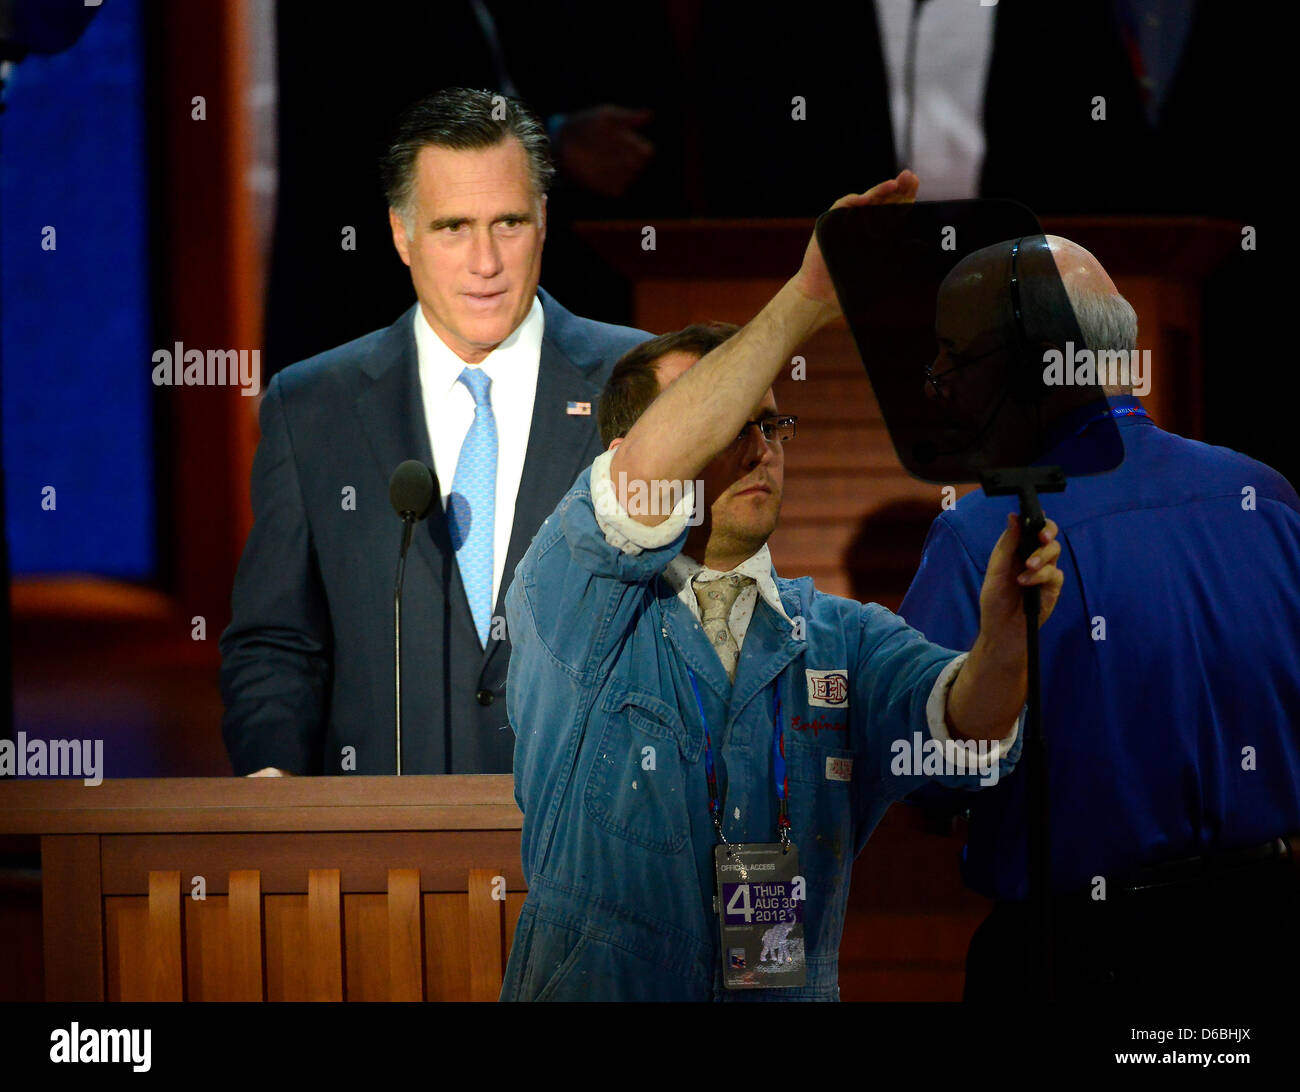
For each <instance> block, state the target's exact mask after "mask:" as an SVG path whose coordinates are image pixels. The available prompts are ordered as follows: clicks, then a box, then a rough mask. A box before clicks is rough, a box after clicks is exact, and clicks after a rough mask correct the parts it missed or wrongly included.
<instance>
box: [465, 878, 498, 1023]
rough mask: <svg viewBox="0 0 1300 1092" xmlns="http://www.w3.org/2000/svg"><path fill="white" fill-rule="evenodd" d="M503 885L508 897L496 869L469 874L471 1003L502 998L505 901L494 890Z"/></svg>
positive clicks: (467, 938)
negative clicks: (502, 929)
mask: <svg viewBox="0 0 1300 1092" xmlns="http://www.w3.org/2000/svg"><path fill="white" fill-rule="evenodd" d="M498 884H500V885H501V891H500V894H501V895H502V896H504V895H505V890H504V885H505V877H503V876H501V875H500V874H499V873H498V872H497V871H496V870H495V869H491V868H475V869H472V870H471V871H470V874H469V932H468V933H467V934H466V938H465V939H466V941H467V942H468V944H467V946H468V948H469V999H470V1000H471V1001H495V1000H496V999H497V998H498V997H499V996H500V995H501V977H502V974H503V973H504V971H505V967H504V965H503V964H502V961H501V959H502V953H501V927H502V925H503V920H502V919H503V915H502V910H503V909H504V906H505V899H504V898H501V899H497V898H494V897H493V896H494V895H496V894H497V892H496V891H495V890H494V888H495V887H496V886H497V885H498Z"/></svg>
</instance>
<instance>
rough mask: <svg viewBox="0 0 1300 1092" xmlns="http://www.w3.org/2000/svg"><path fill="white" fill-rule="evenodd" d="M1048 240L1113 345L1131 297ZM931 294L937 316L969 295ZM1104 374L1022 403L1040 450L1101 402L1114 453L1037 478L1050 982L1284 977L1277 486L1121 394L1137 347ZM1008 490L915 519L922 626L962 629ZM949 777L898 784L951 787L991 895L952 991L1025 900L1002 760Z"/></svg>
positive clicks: (1000, 991) (1286, 666)
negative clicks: (970, 782) (1079, 388)
mask: <svg viewBox="0 0 1300 1092" xmlns="http://www.w3.org/2000/svg"><path fill="white" fill-rule="evenodd" d="M1048 241H1049V244H1050V245H1051V247H1052V250H1053V255H1054V257H1055V259H1056V262H1057V267H1058V270H1059V272H1060V274H1061V278H1062V282H1063V284H1064V287H1065V289H1066V293H1067V295H1068V296H1069V299H1070V304H1071V306H1072V308H1073V310H1074V313H1075V316H1076V318H1077V321H1078V327H1079V331H1080V333H1081V334H1082V337H1083V340H1084V342H1085V345H1086V347H1087V349H1088V350H1089V351H1091V352H1094V353H1099V352H1100V351H1105V350H1109V351H1121V352H1123V353H1124V354H1125V359H1126V360H1127V359H1129V350H1133V349H1135V348H1136V343H1137V318H1136V315H1135V314H1134V312H1133V309H1132V307H1130V306H1129V304H1128V303H1127V301H1125V300H1124V298H1123V297H1122V296H1120V295H1119V293H1118V291H1117V289H1116V288H1115V285H1114V283H1113V282H1112V281H1111V279H1110V277H1109V276H1107V274H1106V272H1105V270H1104V269H1103V268H1102V267H1101V265H1100V264H1099V263H1098V262H1097V261H1096V259H1095V258H1094V257H1093V256H1092V255H1091V254H1089V253H1088V252H1087V251H1086V250H1084V249H1083V248H1081V247H1079V246H1077V245H1076V244H1073V243H1070V242H1069V241H1067V240H1064V239H1059V238H1056V237H1051V236H1049V237H1048ZM1004 250H1005V246H1003V247H1002V248H989V252H988V253H987V254H986V253H985V252H980V253H979V254H977V255H972V256H971V257H970V258H968V259H966V263H965V264H966V266H967V272H969V271H970V270H971V269H976V267H979V266H980V265H981V263H983V265H984V272H986V273H991V271H992V270H994V268H995V267H996V266H997V263H998V262H999V261H1000V260H1001V259H1002V258H1003V257H1004V253H1003V251H1004ZM959 282H960V283H964V284H966V285H968V286H977V285H978V286H979V287H970V288H969V289H966V288H963V289H960V290H961V291H965V290H978V291H989V290H990V287H989V286H990V285H992V289H991V290H992V291H993V292H994V293H996V294H999V295H1001V296H1002V297H1003V304H1004V305H1005V304H1006V302H1007V301H1006V293H1007V282H1006V279H1005V277H1003V278H1001V279H999V278H998V277H996V276H984V277H980V276H971V277H967V278H966V279H965V280H964V281H962V280H961V279H960V278H957V277H951V276H950V278H949V281H948V282H945V284H946V285H949V284H953V285H956V284H958V283H959ZM940 300H941V311H942V312H943V313H944V314H947V315H953V314H962V313H966V312H968V311H969V310H970V308H968V307H965V306H964V305H963V302H962V301H961V300H959V299H956V298H955V297H952V296H944V295H941V297H940ZM1039 317H1041V316H1039ZM1034 318H1035V316H1028V315H1027V316H1026V320H1027V321H1032V320H1033V319H1034ZM947 332H948V333H949V334H950V335H951V336H950V337H948V338H947V339H945V340H944V341H943V342H941V349H940V354H939V356H940V359H939V360H938V361H936V363H935V365H934V366H933V373H934V380H935V392H936V393H937V394H938V395H939V396H940V397H943V398H953V397H955V396H956V395H958V394H959V393H960V388H961V386H962V384H964V383H967V382H968V381H970V380H972V379H973V378H974V377H975V375H976V373H977V372H978V371H979V369H978V368H972V369H971V370H970V371H966V370H964V369H965V365H966V363H967V361H968V357H969V346H968V345H966V344H965V343H964V341H965V339H966V338H967V337H968V336H970V335H971V333H972V331H966V332H965V333H963V332H961V331H952V330H949V331H947ZM1049 332H1050V331H1049ZM1053 341H1054V342H1055V343H1056V344H1057V345H1060V340H1059V339H1056V338H1053ZM1148 356H1149V354H1148ZM1044 359H1046V358H1044ZM1133 359H1135V360H1136V361H1137V362H1139V363H1140V361H1141V359H1142V358H1133ZM1098 362H1099V363H1100V356H1099V357H1098ZM1173 367H1174V365H1173V364H1172V363H1171V362H1164V369H1165V370H1164V372H1163V375H1164V376H1165V377H1167V378H1165V381H1166V382H1173V381H1174V380H1173V378H1172V376H1173V374H1174V373H1173V371H1172V369H1173ZM1107 378H1108V379H1111V381H1112V382H1111V385H1109V386H1107V387H1106V393H1107V395H1108V397H1107V398H1106V399H1105V401H1097V402H1094V403H1093V404H1091V405H1084V406H1082V407H1079V406H1075V407H1074V408H1072V409H1068V410H1064V411H1063V408H1062V407H1063V402H1062V400H1063V399H1065V398H1068V397H1069V396H1070V394H1071V392H1070V391H1069V390H1068V389H1067V388H1065V387H1059V388H1056V389H1055V390H1053V392H1052V394H1050V395H1049V396H1048V398H1047V399H1046V400H1045V401H1044V403H1043V405H1042V416H1043V419H1044V420H1045V421H1047V422H1052V424H1051V425H1050V428H1049V434H1048V435H1049V441H1048V445H1047V448H1048V450H1047V454H1046V455H1045V457H1044V458H1042V459H1041V460H1040V461H1041V462H1042V463H1044V464H1048V465H1058V466H1061V467H1062V468H1063V469H1064V470H1065V471H1066V473H1067V474H1069V473H1071V472H1072V471H1075V472H1077V471H1079V470H1080V469H1082V468H1086V467H1088V466H1096V465H1097V455H1098V451H1099V449H1100V446H1101V445H1102V439H1101V437H1100V435H1099V432H1100V430H1099V429H1098V427H1097V426H1098V425H1099V424H1100V423H1101V422H1102V421H1104V419H1105V418H1106V417H1107V416H1110V417H1112V418H1114V420H1115V421H1116V422H1117V424H1118V427H1119V429H1120V431H1121V435H1122V437H1123V441H1124V448H1125V456H1126V457H1125V461H1124V462H1123V464H1122V465H1121V466H1120V467H1119V468H1118V469H1117V470H1115V471H1114V472H1112V473H1108V474H1102V475H1099V476H1095V477H1075V478H1070V479H1069V484H1068V487H1067V488H1066V490H1065V492H1064V493H1060V494H1051V495H1045V496H1044V497H1043V505H1044V508H1045V510H1046V511H1047V512H1048V513H1049V514H1050V515H1052V516H1053V517H1054V518H1055V519H1056V521H1057V522H1058V524H1059V525H1060V529H1061V530H1060V541H1061V544H1062V554H1061V560H1060V568H1061V571H1062V572H1063V573H1064V575H1065V581H1066V586H1067V589H1068V591H1067V594H1066V595H1064V596H1063V597H1062V600H1061V604H1060V607H1059V609H1058V610H1057V616H1058V617H1057V618H1056V619H1054V620H1053V623H1052V625H1051V626H1050V627H1048V628H1047V629H1045V630H1043V633H1042V646H1041V648H1042V679H1043V717H1044V726H1045V730H1046V736H1047V741H1048V756H1049V772H1050V800H1051V805H1050V806H1051V821H1050V837H1051V861H1052V882H1053V890H1054V892H1055V893H1057V894H1058V895H1059V896H1060V897H1059V898H1058V899H1057V901H1056V906H1055V916H1056V921H1055V926H1054V933H1055V938H1056V944H1055V948H1056V952H1055V956H1054V963H1055V972H1056V979H1057V985H1058V994H1060V995H1066V994H1068V995H1073V996H1091V995H1102V996H1111V997H1126V998H1137V997H1148V998H1149V997H1152V996H1156V995H1164V996H1175V997H1183V998H1186V997H1189V996H1196V995H1204V994H1210V993H1217V992H1219V991H1221V990H1223V989H1230V988H1241V987H1249V986H1253V985H1257V984H1259V983H1262V982H1265V981H1268V980H1270V979H1271V980H1273V981H1275V982H1283V981H1294V976H1295V974H1296V973H1297V970H1298V968H1297V963H1296V956H1295V952H1296V946H1295V945H1294V944H1293V943H1292V942H1291V941H1290V940H1282V939H1281V938H1283V937H1284V936H1289V934H1290V931H1291V930H1292V929H1293V928H1294V924H1295V922H1296V920H1297V914H1300V894H1297V891H1298V889H1300V885H1298V883H1297V877H1298V876H1300V870H1298V869H1296V868H1295V866H1294V862H1293V861H1292V860H1289V859H1288V858H1289V851H1288V846H1287V841H1286V838H1285V836H1286V835H1288V834H1290V833H1292V832H1295V831H1297V830H1300V728H1298V726H1300V501H1298V500H1297V497H1296V492H1295V490H1294V489H1293V488H1292V487H1291V486H1290V485H1289V484H1288V483H1287V482H1286V480H1285V479H1284V478H1282V476H1281V475H1279V474H1277V473H1276V472H1275V471H1273V470H1271V469H1269V468H1268V467H1267V466H1264V465H1262V464H1261V463H1258V462H1255V461H1254V460H1252V459H1249V458H1247V457H1246V456H1244V455H1240V454H1238V453H1236V452H1233V451H1229V450H1227V449H1224V448H1218V447H1210V446H1207V445H1206V444H1202V443H1198V442H1196V441H1194V440H1188V439H1185V438H1183V437H1181V436H1175V435H1173V434H1172V433H1169V432H1165V431H1163V430H1162V429H1161V428H1159V427H1158V425H1157V424H1156V422H1154V421H1153V420H1152V419H1151V418H1150V417H1149V416H1148V415H1147V413H1146V411H1145V410H1144V409H1143V408H1142V404H1141V403H1140V402H1139V401H1138V399H1137V398H1135V397H1133V394H1132V391H1133V388H1134V386H1135V385H1136V386H1137V389H1138V390H1139V391H1140V392H1143V393H1145V391H1144V390H1143V388H1144V387H1146V386H1148V385H1149V383H1150V373H1149V368H1147V369H1143V368H1140V367H1139V368H1137V369H1132V370H1130V371H1129V372H1128V373H1124V372H1121V373H1120V374H1119V375H1117V376H1110V375H1109V373H1108V376H1107ZM1114 379H1119V380H1120V381H1119V382H1118V383H1116V382H1114ZM1098 382H1103V380H1102V378H1101V377H1100V376H1099V377H1098ZM1015 503H1016V502H1015V500H1014V498H1002V497H995V498H989V497H986V496H984V495H983V494H982V493H980V492H975V493H971V494H970V495H968V496H966V497H964V498H963V499H962V500H961V501H960V502H959V503H958V504H957V505H956V507H955V508H953V509H952V510H950V511H946V512H944V513H942V514H941V515H940V516H939V517H938V518H937V519H936V520H935V521H934V524H933V525H932V526H931V528H930V533H929V537H928V538H927V540H926V543H925V550H924V556H923V557H922V560H921V565H920V569H919V570H918V572H917V574H916V577H915V580H914V581H913V583H912V586H911V589H910V590H909V591H908V593H907V596H906V598H905V599H904V600H903V603H902V605H901V607H900V613H901V614H902V615H903V617H905V618H906V619H907V621H908V622H909V623H910V624H911V625H913V626H915V627H916V628H917V629H919V630H921V631H922V632H923V633H924V634H925V635H926V636H927V637H929V638H930V639H931V640H933V641H937V642H939V643H940V644H944V645H948V646H951V647H953V648H963V647H965V644H966V643H967V642H968V641H970V640H971V639H972V638H973V636H974V635H975V633H976V632H977V631H978V627H979V619H980V615H979V609H978V605H979V601H980V588H981V585H982V582H983V580H984V564H983V558H984V556H985V555H986V553H987V551H988V548H989V545H990V544H991V543H992V542H994V541H995V540H996V539H997V537H998V535H999V534H1000V529H1001V527H1002V526H1003V525H1004V524H1005V521H1006V518H1007V513H1008V512H1010V511H1012V510H1013V509H1014V506H1015ZM953 795H956V794H948V793H946V792H944V791H943V790H932V789H926V790H923V791H922V792H921V793H920V794H918V798H919V799H918V800H916V801H915V802H922V801H924V802H928V803H929V804H930V805H931V806H933V805H934V804H936V803H941V804H944V803H946V804H948V805H949V806H950V809H952V808H956V809H960V808H961V807H965V806H968V807H969V810H970V826H969V834H968V841H967V846H966V849H965V852H964V855H963V862H962V872H963V877H964V879H965V881H966V883H967V885H968V886H970V887H971V888H973V889H974V890H976V891H978V892H980V893H981V894H984V895H986V896H988V897H989V898H992V899H995V900H998V901H997V904H996V906H995V909H994V910H993V912H992V914H991V915H990V917H989V918H988V920H987V921H986V922H985V923H984V925H983V926H981V928H980V930H979V932H978V933H977V934H976V936H975V938H974V940H973V941H972V943H971V949H970V953H969V957H968V963H967V989H966V996H967V998H968V999H985V998H989V997H994V996H996V997H1003V998H1006V997H1011V996H1016V995H1020V996H1023V989H1024V984H1025V982H1026V979H1025V977H1024V973H1025V972H1024V970H1023V968H1022V967H1021V966H1020V964H1019V963H1018V962H1014V961H1009V960H1008V958H1007V944H1008V943H1010V942H1013V941H1014V940H1015V938H1017V937H1022V936H1023V935H1024V924H1025V922H1026V916H1025V904H1024V899H1025V897H1026V894H1027V890H1026V822H1027V820H1026V814H1025V809H1026V805H1025V777H1024V775H1023V772H1017V773H1016V774H1015V775H1013V776H1011V777H1009V778H1007V779H1005V780H1004V781H1003V782H1001V783H1000V784H999V785H998V786H996V788H994V789H992V790H991V791H989V792H986V793H981V794H979V795H978V796H971V797H969V798H965V799H960V800H952V799H951V797H952V796H953ZM942 797H947V798H948V799H947V800H940V799H939V798H942ZM1284 929H1285V930H1286V933H1285V934H1284V932H1283V930H1284ZM1270 935H1273V936H1276V937H1278V938H1279V944H1278V945H1277V946H1276V947H1274V946H1273V945H1271V944H1270V943H1269V942H1268V940H1267V938H1268V937H1269V936H1270ZM1248 936H1250V937H1257V938H1260V939H1259V940H1258V941H1256V940H1249V941H1248V940H1247V939H1246V938H1247V937H1248ZM1288 968H1289V969H1288Z"/></svg>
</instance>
